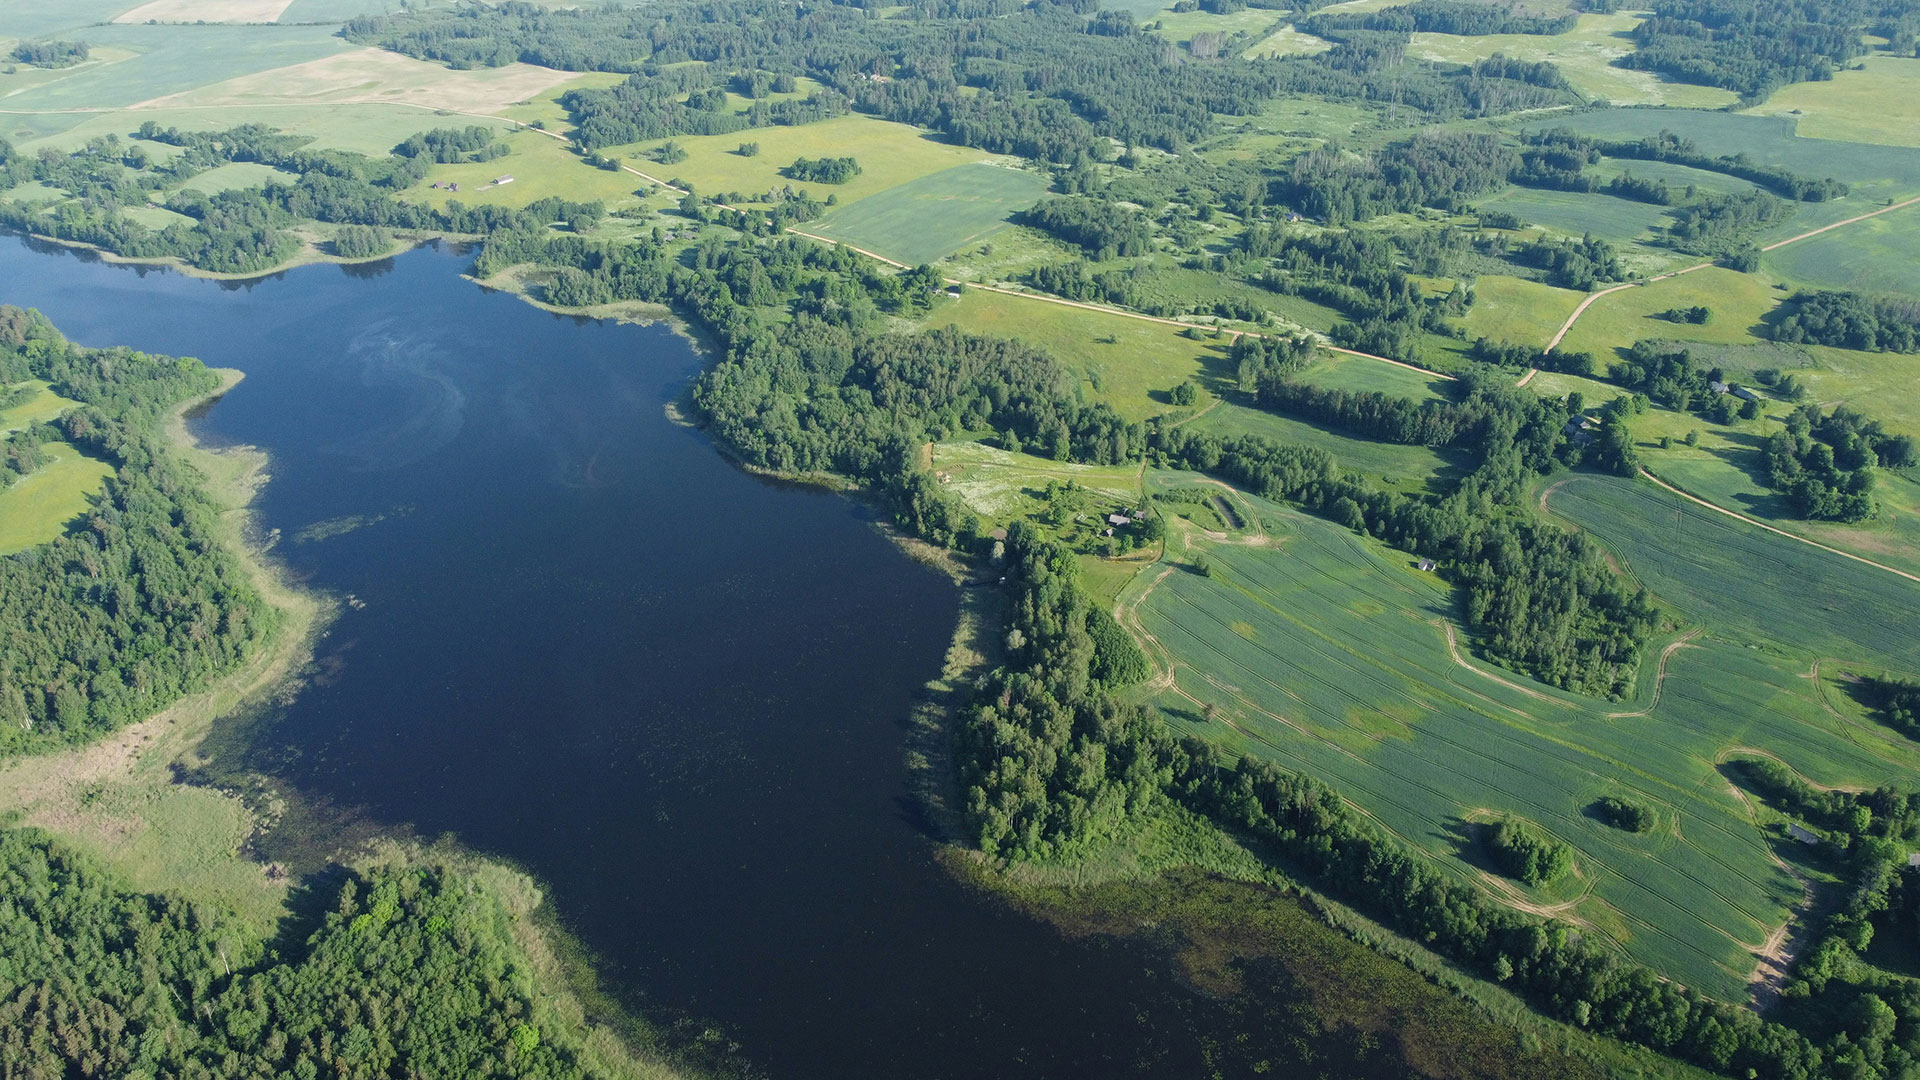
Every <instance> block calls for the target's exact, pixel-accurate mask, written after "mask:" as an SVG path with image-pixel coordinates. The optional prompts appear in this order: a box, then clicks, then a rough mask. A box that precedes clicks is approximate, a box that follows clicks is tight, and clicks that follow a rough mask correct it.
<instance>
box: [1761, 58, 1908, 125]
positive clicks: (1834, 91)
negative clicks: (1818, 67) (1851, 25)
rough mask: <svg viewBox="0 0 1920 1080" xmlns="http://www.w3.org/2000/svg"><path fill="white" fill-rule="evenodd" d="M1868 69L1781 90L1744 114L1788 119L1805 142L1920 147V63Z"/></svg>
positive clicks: (1872, 63) (1868, 62)
mask: <svg viewBox="0 0 1920 1080" xmlns="http://www.w3.org/2000/svg"><path fill="white" fill-rule="evenodd" d="M1864 64H1865V67H1866V70H1864V71H1856V70H1853V69H1852V68H1848V69H1846V70H1844V71H1839V72H1835V73H1834V76H1833V78H1832V79H1830V80H1828V81H1826V82H1807V83H1794V84H1793V85H1791V86H1783V87H1781V88H1780V89H1778V90H1775V91H1774V92H1773V96H1772V97H1769V98H1768V99H1767V100H1766V101H1765V102H1764V103H1763V104H1760V105H1756V106H1754V107H1753V108H1751V109H1748V110H1746V111H1747V113H1749V114H1750V115H1754V116H1786V117H1790V118H1792V119H1793V120H1794V130H1795V133H1796V134H1798V135H1799V136H1800V137H1802V138H1807V139H1841V140H1845V141H1847V142H1859V143H1878V144H1880V145H1883V146H1914V147H1920V60H1916V59H1913V58H1911V57H1899V56H1869V57H1867V58H1866V59H1865V60H1864Z"/></svg>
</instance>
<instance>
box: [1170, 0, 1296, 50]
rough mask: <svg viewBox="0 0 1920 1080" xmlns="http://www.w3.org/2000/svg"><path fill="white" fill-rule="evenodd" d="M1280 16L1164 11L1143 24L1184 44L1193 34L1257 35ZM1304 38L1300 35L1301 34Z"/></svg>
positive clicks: (1260, 10) (1258, 10) (1251, 12)
mask: <svg viewBox="0 0 1920 1080" xmlns="http://www.w3.org/2000/svg"><path fill="white" fill-rule="evenodd" d="M1279 15H1280V13H1279V12H1277V11H1268V10H1266V9H1264V8H1242V9H1240V10H1239V11H1236V12H1234V13H1233V14H1231V15H1215V14H1213V13H1212V12H1209V11H1199V10H1195V11H1183V12H1178V13H1176V12H1173V11H1166V12H1163V13H1161V14H1158V15H1153V16H1150V17H1149V18H1148V19H1147V20H1146V21H1148V22H1149V24H1157V25H1158V27H1159V28H1158V29H1157V30H1155V31H1154V33H1157V34H1159V35H1160V36H1161V37H1164V38H1166V39H1167V40H1168V41H1172V42H1177V43H1179V44H1183V45H1184V44H1185V43H1187V42H1189V41H1192V40H1193V37H1194V35H1195V34H1205V33H1219V34H1225V35H1227V37H1229V38H1231V37H1233V36H1234V35H1236V34H1259V35H1262V36H1264V35H1265V34H1266V31H1267V30H1269V29H1271V28H1273V25H1274V23H1275V21H1276V20H1277V19H1278V17H1279ZM1303 36H1304V35H1303Z"/></svg>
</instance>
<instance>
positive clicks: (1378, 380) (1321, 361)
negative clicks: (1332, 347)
mask: <svg viewBox="0 0 1920 1080" xmlns="http://www.w3.org/2000/svg"><path fill="white" fill-rule="evenodd" d="M1294 378H1295V379H1297V380H1298V381H1300V382H1304V383H1312V384H1313V385H1315V386H1325V387H1329V388H1332V389H1337V390H1351V391H1361V392H1364V391H1378V392H1380V393H1382V394H1391V395H1393V396H1394V397H1403V398H1412V399H1414V400H1415V401H1431V400H1436V399H1439V398H1441V397H1443V396H1445V393H1446V391H1445V390H1444V387H1445V385H1446V382H1447V380H1445V379H1438V378H1435V377H1433V376H1432V375H1428V374H1426V373H1424V372H1420V371H1415V370H1413V369H1412V368H1406V367H1401V366H1400V365H1398V364H1383V363H1381V362H1380V361H1378V360H1369V359H1367V358H1366V357H1364V356H1348V355H1347V354H1345V353H1336V352H1327V351H1324V350H1322V351H1321V352H1320V353H1319V355H1317V356H1316V357H1314V360H1313V362H1312V363H1310V364H1308V365H1307V366H1306V367H1304V368H1302V369H1301V370H1300V373H1299V374H1297V375H1295V376H1294Z"/></svg>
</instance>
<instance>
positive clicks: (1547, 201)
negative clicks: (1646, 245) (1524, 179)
mask: <svg viewBox="0 0 1920 1080" xmlns="http://www.w3.org/2000/svg"><path fill="white" fill-rule="evenodd" d="M1479 205H1480V206H1482V207H1484V208H1487V209H1490V210H1504V211H1506V212H1507V213H1509V214H1512V215H1514V216H1515V217H1518V218H1519V219H1520V220H1521V221H1523V222H1526V223H1527V224H1529V225H1540V226H1544V227H1546V228H1548V229H1551V230H1553V231H1554V232H1556V233H1559V234H1561V235H1563V236H1585V235H1587V234H1589V233H1591V234H1593V235H1594V236H1597V237H1599V238H1600V239H1602V240H1608V241H1611V242H1613V243H1615V244H1628V243H1632V242H1634V241H1636V240H1640V239H1642V238H1645V237H1649V236H1651V235H1653V233H1654V230H1656V229H1659V228H1662V227H1664V226H1665V225H1666V223H1667V220H1668V218H1667V209H1666V207H1663V206H1653V205H1651V204H1648V203H1643V202H1635V201H1634V200H1632V199H1622V198H1618V197H1616V196H1613V195H1604V194H1601V193H1599V192H1592V193H1587V192H1576V191H1545V190H1542V189H1540V188H1528V187H1510V188H1508V189H1506V190H1505V191H1502V192H1500V193H1499V194H1498V195H1493V196H1490V197H1488V198H1485V199H1481V200H1480V202H1479Z"/></svg>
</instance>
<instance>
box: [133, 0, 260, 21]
mask: <svg viewBox="0 0 1920 1080" xmlns="http://www.w3.org/2000/svg"><path fill="white" fill-rule="evenodd" d="M290 2H291V0H148V2H147V3H144V4H141V5H140V6H139V7H136V8H133V9H132V10H130V11H127V12H124V13H122V14H120V15H118V16H115V17H114V20H113V21H114V22H117V23H143V22H163V23H167V22H177V23H221V22H225V23H270V22H273V21H274V20H276V19H278V18H279V17H280V15H281V13H282V12H284V11H286V10H287V4H289V3H290Z"/></svg>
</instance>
